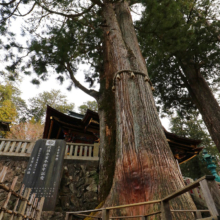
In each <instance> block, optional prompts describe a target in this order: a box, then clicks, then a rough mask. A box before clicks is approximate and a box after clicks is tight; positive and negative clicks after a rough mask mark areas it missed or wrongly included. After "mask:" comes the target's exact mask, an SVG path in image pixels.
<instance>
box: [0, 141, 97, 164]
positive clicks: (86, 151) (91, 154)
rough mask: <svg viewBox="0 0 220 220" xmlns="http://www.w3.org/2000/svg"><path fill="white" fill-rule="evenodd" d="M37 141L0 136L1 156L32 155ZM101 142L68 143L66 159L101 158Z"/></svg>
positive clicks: (92, 159) (94, 159) (93, 159)
mask: <svg viewBox="0 0 220 220" xmlns="http://www.w3.org/2000/svg"><path fill="white" fill-rule="evenodd" d="M34 144H35V142H33V141H28V140H15V139H14V140H11V139H4V138H0V156H14V157H30V155H31V152H32V150H33V147H34ZM98 153H99V144H98V143H95V144H81V143H66V149H65V157H64V159H66V160H91V161H98V160H99V155H98Z"/></svg>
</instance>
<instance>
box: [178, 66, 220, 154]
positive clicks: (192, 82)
mask: <svg viewBox="0 0 220 220" xmlns="http://www.w3.org/2000/svg"><path fill="white" fill-rule="evenodd" d="M181 67H182V69H183V72H184V74H185V78H186V80H187V82H186V84H187V85H186V86H187V88H188V91H189V94H190V95H191V97H192V99H193V101H194V103H195V104H196V106H197V108H198V109H199V112H200V114H201V115H202V118H203V120H204V122H205V124H206V127H207V129H208V131H209V134H210V135H211V137H212V140H213V141H214V142H215V144H216V147H217V148H218V150H219V152H220V135H219V133H220V106H219V104H218V102H217V100H216V99H215V97H214V95H213V93H212V91H211V89H210V88H209V86H208V84H207V82H206V80H205V79H204V77H203V76H202V74H201V73H200V71H199V69H196V67H195V66H193V65H187V64H183V63H182V62H181Z"/></svg>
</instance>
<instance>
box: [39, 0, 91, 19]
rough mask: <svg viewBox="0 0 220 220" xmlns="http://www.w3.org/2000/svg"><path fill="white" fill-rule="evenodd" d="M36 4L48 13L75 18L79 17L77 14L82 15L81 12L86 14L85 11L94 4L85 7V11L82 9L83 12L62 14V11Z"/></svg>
mask: <svg viewBox="0 0 220 220" xmlns="http://www.w3.org/2000/svg"><path fill="white" fill-rule="evenodd" d="M38 4H39V6H41V7H42V8H43V9H44V10H46V11H47V12H50V13H52V14H57V15H61V16H64V17H67V18H76V17H79V16H81V15H83V14H86V13H87V12H89V11H90V10H91V9H92V8H93V7H94V5H95V4H92V5H91V6H90V7H89V8H87V9H86V10H85V11H83V12H81V13H78V14H70V15H68V14H64V13H61V12H56V11H53V10H50V9H49V8H47V7H45V6H43V5H41V4H40V3H38Z"/></svg>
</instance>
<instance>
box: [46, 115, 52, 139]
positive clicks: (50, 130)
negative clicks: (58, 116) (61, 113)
mask: <svg viewBox="0 0 220 220" xmlns="http://www.w3.org/2000/svg"><path fill="white" fill-rule="evenodd" d="M50 120H51V121H50V129H49V133H48V135H47V138H48V139H50V136H51V133H52V129H53V117H50Z"/></svg>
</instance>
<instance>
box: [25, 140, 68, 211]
mask: <svg viewBox="0 0 220 220" xmlns="http://www.w3.org/2000/svg"><path fill="white" fill-rule="evenodd" d="M65 147H66V142H65V141H63V140H46V139H42V140H38V141H36V143H35V146H34V149H33V151H32V153H31V157H30V159H29V162H28V166H27V169H26V172H25V175H24V179H23V184H24V185H25V187H27V188H31V189H32V191H31V194H32V193H36V197H37V198H41V197H45V202H44V207H43V211H54V209H55V205H56V199H57V195H58V189H59V185H60V181H61V178H62V170H63V160H64V154H65Z"/></svg>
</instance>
